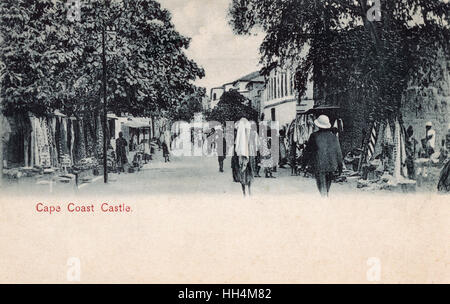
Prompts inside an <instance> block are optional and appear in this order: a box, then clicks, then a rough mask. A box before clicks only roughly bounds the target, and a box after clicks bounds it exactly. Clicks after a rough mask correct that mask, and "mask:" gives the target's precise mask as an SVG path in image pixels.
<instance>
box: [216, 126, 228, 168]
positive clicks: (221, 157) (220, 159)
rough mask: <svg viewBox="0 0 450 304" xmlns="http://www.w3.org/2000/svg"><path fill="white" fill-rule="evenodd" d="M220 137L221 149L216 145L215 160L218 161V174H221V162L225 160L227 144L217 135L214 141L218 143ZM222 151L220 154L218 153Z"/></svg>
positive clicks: (223, 138)
mask: <svg viewBox="0 0 450 304" xmlns="http://www.w3.org/2000/svg"><path fill="white" fill-rule="evenodd" d="M220 137H222V149H220V145H217V146H218V147H217V154H218V156H217V159H218V161H219V172H223V161H224V160H225V159H226V158H227V142H226V140H225V136H223V134H222V136H220V135H218V134H217V137H216V141H220ZM220 151H222V153H220Z"/></svg>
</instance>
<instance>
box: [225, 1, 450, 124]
mask: <svg viewBox="0 0 450 304" xmlns="http://www.w3.org/2000/svg"><path fill="white" fill-rule="evenodd" d="M372 2H373V1H372ZM378 2H379V3H380V4H381V7H380V12H381V19H379V21H377V20H372V21H370V20H369V18H368V17H367V16H368V15H371V13H373V12H376V10H374V7H372V8H371V7H370V6H368V5H367V1H366V0H329V1H319V0H271V1H265V0H263V1H261V0H232V2H231V5H230V10H229V14H230V24H231V25H232V27H233V29H234V30H235V32H236V33H238V34H250V33H251V32H252V30H253V29H255V28H257V29H260V30H262V31H264V32H265V39H264V41H263V43H262V45H261V48H260V50H261V54H262V58H261V62H262V63H263V65H264V66H265V70H266V71H268V70H270V68H272V67H273V66H275V65H277V64H284V63H295V64H297V66H298V67H297V73H296V85H297V88H298V90H299V93H300V95H301V94H303V92H304V91H305V89H306V80H307V75H308V74H312V75H313V80H314V83H315V85H316V87H317V88H319V99H322V100H325V101H328V100H335V99H336V95H339V94H341V93H343V91H349V90H358V92H359V93H360V95H362V96H365V98H364V100H361V102H364V103H365V104H366V105H367V107H368V108H369V109H370V113H371V114H374V113H376V114H377V115H376V116H377V118H379V119H383V117H385V116H390V115H391V114H393V113H394V114H395V113H396V111H397V110H398V109H399V105H400V100H401V96H402V94H403V93H404V91H405V88H406V85H407V82H408V78H410V77H412V76H414V74H415V73H417V71H418V70H420V67H427V66H429V65H430V64H431V63H433V60H434V59H435V57H436V55H435V54H436V53H437V51H438V50H440V51H443V52H444V53H445V54H447V56H448V54H449V52H448V51H449V44H448V43H449V41H450V35H449V20H448V12H449V11H450V4H449V3H448V1H445V0H403V1H397V0H381V1H378ZM371 16H373V15H371ZM301 51H303V52H304V56H300V52H301ZM428 84H429V83H427V79H426V77H425V78H424V79H423V82H422V83H421V84H419V85H424V86H427V85H428Z"/></svg>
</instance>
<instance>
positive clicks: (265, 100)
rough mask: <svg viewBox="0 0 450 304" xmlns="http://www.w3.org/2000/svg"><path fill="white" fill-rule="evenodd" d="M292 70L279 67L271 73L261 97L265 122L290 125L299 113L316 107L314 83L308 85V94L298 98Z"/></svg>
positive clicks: (309, 82)
mask: <svg viewBox="0 0 450 304" xmlns="http://www.w3.org/2000/svg"><path fill="white" fill-rule="evenodd" d="M294 77H295V73H294V70H293V69H291V68H281V67H277V68H274V69H272V71H270V74H269V76H268V77H267V79H266V83H265V89H264V91H263V92H262V95H261V107H262V109H263V113H264V120H266V121H267V120H271V121H278V123H279V125H280V127H281V126H285V125H288V124H290V123H291V122H292V121H293V120H294V119H295V117H296V115H297V111H305V110H308V109H310V108H312V107H313V106H314V99H313V82H312V81H311V80H310V81H308V83H307V89H306V93H305V94H304V95H303V96H300V98H299V97H298V93H297V90H296V89H295V81H294Z"/></svg>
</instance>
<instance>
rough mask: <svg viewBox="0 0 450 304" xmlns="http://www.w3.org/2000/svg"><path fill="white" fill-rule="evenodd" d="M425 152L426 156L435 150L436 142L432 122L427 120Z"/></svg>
mask: <svg viewBox="0 0 450 304" xmlns="http://www.w3.org/2000/svg"><path fill="white" fill-rule="evenodd" d="M424 140H425V154H426V156H427V158H429V157H430V156H431V155H433V154H434V152H435V150H434V149H435V148H434V147H435V143H436V131H434V130H433V124H432V123H431V121H429V122H427V123H426V125H425V138H424Z"/></svg>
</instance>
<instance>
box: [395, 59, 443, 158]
mask: <svg viewBox="0 0 450 304" xmlns="http://www.w3.org/2000/svg"><path fill="white" fill-rule="evenodd" d="M436 68H437V69H436ZM430 70H431V75H430V78H431V80H432V83H431V85H429V86H428V87H427V88H423V87H419V86H416V81H415V80H411V81H410V86H409V88H408V90H407V91H406V93H405V94H404V96H403V100H402V107H401V110H402V115H403V121H404V124H405V127H406V128H407V127H408V126H410V125H411V126H412V127H413V129H414V136H415V138H416V139H417V140H418V141H419V142H420V139H422V138H424V137H425V124H426V123H427V121H431V122H432V123H433V129H434V130H435V131H436V149H439V148H440V147H441V140H442V139H445V135H446V133H447V129H448V124H449V123H450V120H449V116H450V76H449V70H450V60H446V59H444V57H440V58H439V59H438V61H437V62H436V66H435V68H434V69H430Z"/></svg>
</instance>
